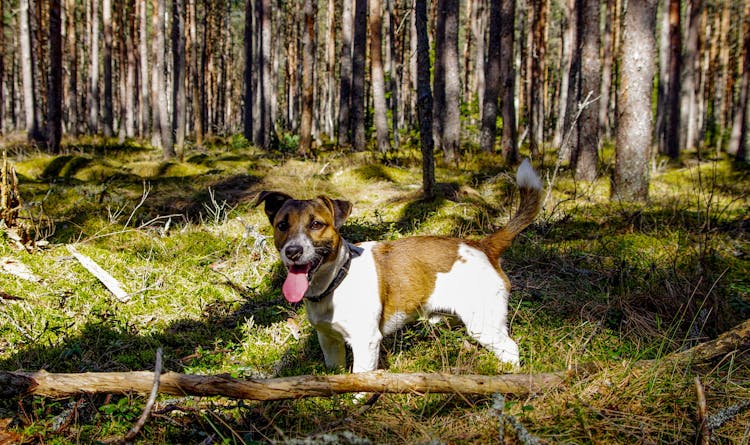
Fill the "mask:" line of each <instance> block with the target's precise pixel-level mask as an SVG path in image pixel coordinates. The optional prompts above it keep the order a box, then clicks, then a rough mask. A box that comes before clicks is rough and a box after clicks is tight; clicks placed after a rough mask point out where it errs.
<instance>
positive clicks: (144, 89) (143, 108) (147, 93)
mask: <svg viewBox="0 0 750 445" xmlns="http://www.w3.org/2000/svg"><path fill="white" fill-rule="evenodd" d="M136 1H137V2H138V34H139V40H138V54H139V59H140V70H141V71H140V77H141V83H140V88H141V92H140V93H141V96H140V101H139V107H140V115H141V116H140V119H141V128H140V134H141V137H143V138H145V137H148V136H149V135H150V134H151V88H150V84H149V74H150V70H149V66H150V65H149V63H148V42H149V41H150V38H149V33H148V28H147V23H148V11H147V8H146V2H147V1H148V0H136Z"/></svg>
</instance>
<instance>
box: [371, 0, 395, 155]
mask: <svg viewBox="0 0 750 445" xmlns="http://www.w3.org/2000/svg"><path fill="white" fill-rule="evenodd" d="M369 8H370V17H369V21H370V77H371V82H372V98H373V108H374V115H373V120H374V123H375V137H376V141H377V144H378V151H380V152H381V153H385V152H388V151H390V149H391V143H390V140H389V139H388V116H387V110H386V105H385V74H384V73H383V5H382V4H381V3H380V0H369Z"/></svg>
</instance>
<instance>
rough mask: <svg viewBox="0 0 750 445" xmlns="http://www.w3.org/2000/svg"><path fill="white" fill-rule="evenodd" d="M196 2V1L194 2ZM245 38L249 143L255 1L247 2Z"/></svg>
mask: <svg viewBox="0 0 750 445" xmlns="http://www.w3.org/2000/svg"><path fill="white" fill-rule="evenodd" d="M192 1H193V2H195V1H196V0H192ZM244 29H245V31H244V33H245V38H244V39H243V45H244V50H245V70H244V74H243V79H244V81H243V88H244V91H243V98H244V104H243V108H242V110H243V118H242V124H243V125H242V128H243V131H242V133H243V135H244V136H245V139H247V140H248V141H252V140H253V108H254V106H253V99H254V97H255V91H254V88H253V43H254V39H253V0H245V28H244Z"/></svg>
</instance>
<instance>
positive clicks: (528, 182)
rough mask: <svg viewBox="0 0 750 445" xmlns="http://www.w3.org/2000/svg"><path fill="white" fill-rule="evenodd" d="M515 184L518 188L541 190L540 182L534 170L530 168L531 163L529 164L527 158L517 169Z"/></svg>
mask: <svg viewBox="0 0 750 445" xmlns="http://www.w3.org/2000/svg"><path fill="white" fill-rule="evenodd" d="M516 184H518V187H519V188H530V189H534V190H541V189H542V181H541V179H539V176H538V175H537V174H536V172H535V171H534V168H533V167H531V162H529V159H528V158H526V159H524V160H523V162H521V165H520V166H519V167H518V172H516Z"/></svg>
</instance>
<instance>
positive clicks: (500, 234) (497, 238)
mask: <svg viewBox="0 0 750 445" xmlns="http://www.w3.org/2000/svg"><path fill="white" fill-rule="evenodd" d="M516 183H517V184H518V191H519V192H520V195H521V202H520V203H519V204H518V210H516V214H515V215H513V218H511V219H510V221H508V224H506V225H505V227H503V228H502V229H500V230H498V231H497V232H495V233H493V234H492V235H490V236H488V237H487V238H485V239H483V240H482V241H481V245H482V248H483V250H484V251H485V253H486V254H487V256H488V257H489V258H490V259H491V260H492V261H497V260H498V259H499V258H500V255H501V254H502V253H503V252H504V251H505V249H507V248H508V247H509V246H510V245H511V243H512V242H513V238H515V237H516V235H518V234H519V233H521V231H522V230H523V229H525V228H526V227H527V226H528V225H529V224H531V223H532V222H533V221H534V218H536V215H537V213H539V208H540V206H541V204H542V181H541V180H540V179H539V176H538V175H537V174H536V172H535V171H534V169H533V168H532V167H531V163H530V162H529V160H528V159H524V161H523V162H522V163H521V166H520V167H518V172H517V173H516Z"/></svg>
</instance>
